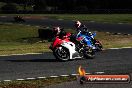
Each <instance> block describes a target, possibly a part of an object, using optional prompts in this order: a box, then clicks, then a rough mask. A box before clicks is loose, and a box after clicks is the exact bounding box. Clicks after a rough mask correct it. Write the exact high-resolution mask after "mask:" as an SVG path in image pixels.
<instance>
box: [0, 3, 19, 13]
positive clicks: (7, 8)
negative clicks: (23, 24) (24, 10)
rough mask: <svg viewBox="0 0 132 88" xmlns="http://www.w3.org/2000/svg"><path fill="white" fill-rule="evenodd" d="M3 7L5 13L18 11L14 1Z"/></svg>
mask: <svg viewBox="0 0 132 88" xmlns="http://www.w3.org/2000/svg"><path fill="white" fill-rule="evenodd" d="M1 9H2V12H4V13H16V12H17V7H16V4H13V3H9V4H6V5H4V6H3V7H2V8H1Z"/></svg>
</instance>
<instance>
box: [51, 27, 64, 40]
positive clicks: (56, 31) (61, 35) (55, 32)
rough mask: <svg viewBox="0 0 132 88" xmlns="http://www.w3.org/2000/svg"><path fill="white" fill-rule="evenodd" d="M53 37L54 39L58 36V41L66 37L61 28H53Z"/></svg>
mask: <svg viewBox="0 0 132 88" xmlns="http://www.w3.org/2000/svg"><path fill="white" fill-rule="evenodd" d="M53 35H54V36H55V37H56V36H58V37H59V38H60V39H62V38H64V37H65V36H66V32H65V31H64V29H63V28H60V27H53Z"/></svg>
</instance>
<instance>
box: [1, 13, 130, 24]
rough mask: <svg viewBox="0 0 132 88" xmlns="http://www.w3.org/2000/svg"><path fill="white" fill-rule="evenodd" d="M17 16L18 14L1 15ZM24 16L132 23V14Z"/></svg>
mask: <svg viewBox="0 0 132 88" xmlns="http://www.w3.org/2000/svg"><path fill="white" fill-rule="evenodd" d="M1 15H7V16H11V15H12V16H15V15H18V14H1ZM19 15H22V16H39V17H46V18H52V19H64V20H81V21H96V22H109V23H119V22H122V23H132V14H19Z"/></svg>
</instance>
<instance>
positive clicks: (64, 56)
mask: <svg viewBox="0 0 132 88" xmlns="http://www.w3.org/2000/svg"><path fill="white" fill-rule="evenodd" d="M53 54H54V56H55V58H56V59H57V60H59V61H68V60H69V59H70V54H69V50H68V49H67V48H65V47H58V48H56V49H55V50H54V51H53Z"/></svg>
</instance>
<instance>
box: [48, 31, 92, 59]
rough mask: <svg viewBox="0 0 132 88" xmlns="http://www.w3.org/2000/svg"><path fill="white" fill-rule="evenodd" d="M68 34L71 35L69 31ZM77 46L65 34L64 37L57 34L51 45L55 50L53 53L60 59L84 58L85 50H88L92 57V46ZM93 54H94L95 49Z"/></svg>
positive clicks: (88, 54)
mask: <svg viewBox="0 0 132 88" xmlns="http://www.w3.org/2000/svg"><path fill="white" fill-rule="evenodd" d="M67 34H68V35H69V33H67ZM76 48H77V47H76V45H75V44H74V43H73V42H71V41H70V39H69V37H65V36H64V38H62V39H60V38H59V37H58V36H57V37H56V38H55V39H54V41H53V43H52V44H51V47H50V49H51V50H52V51H53V55H54V56H55V58H56V59H57V60H60V61H68V60H73V59H76V58H83V57H84V56H86V53H84V52H83V51H87V56H89V57H91V51H90V50H92V49H90V47H89V48H85V49H84V48H82V47H81V48H80V49H76ZM86 49H88V50H86ZM92 55H93V56H94V53H93V51H92Z"/></svg>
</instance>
